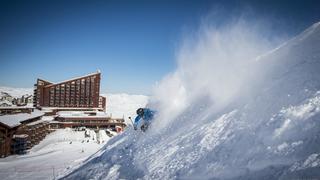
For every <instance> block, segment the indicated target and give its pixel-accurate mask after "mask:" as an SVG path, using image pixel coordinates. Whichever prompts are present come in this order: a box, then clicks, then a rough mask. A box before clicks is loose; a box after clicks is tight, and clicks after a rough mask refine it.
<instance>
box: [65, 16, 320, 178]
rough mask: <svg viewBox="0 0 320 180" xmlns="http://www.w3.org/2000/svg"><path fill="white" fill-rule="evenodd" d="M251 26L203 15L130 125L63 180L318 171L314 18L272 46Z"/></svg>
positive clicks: (317, 29) (319, 110)
mask: <svg viewBox="0 0 320 180" xmlns="http://www.w3.org/2000/svg"><path fill="white" fill-rule="evenodd" d="M259 30H260V29H259V26H258V27H257V26H255V24H251V23H247V22H245V21H242V20H239V21H235V22H234V23H230V24H229V25H226V26H223V27H220V28H216V27H214V26H211V25H208V24H207V23H205V22H204V23H203V25H201V27H200V29H199V31H198V32H197V33H195V34H190V36H188V37H187V38H186V39H185V40H184V41H183V42H182V45H181V48H180V49H179V50H178V51H177V62H178V63H177V69H176V71H174V72H172V73H171V74H169V75H167V76H166V77H164V78H163V80H162V81H161V82H160V83H159V84H158V85H156V86H155V89H154V95H153V97H152V98H151V100H150V102H149V104H148V106H149V107H151V108H154V109H156V110H157V111H158V114H157V116H156V118H155V119H154V122H153V123H152V125H151V127H150V128H149V129H148V131H147V132H145V133H142V132H141V131H134V130H133V128H132V127H128V128H127V129H126V131H125V132H124V133H122V134H121V135H119V136H116V137H114V138H112V139H111V140H110V141H109V142H108V143H107V144H106V145H105V146H104V147H103V148H102V149H101V150H100V151H99V152H97V153H96V154H95V155H93V156H92V157H90V158H89V159H87V160H86V161H84V162H83V164H82V165H81V166H80V167H78V168H77V169H68V171H67V174H66V175H65V176H64V177H63V178H64V179H237V180H238V179H246V180H247V179H319V177H320V136H319V134H320V121H319V119H320V71H319V69H320V23H316V24H314V25H312V26H311V27H309V28H308V29H306V30H305V31H304V32H302V33H301V34H299V35H298V36H296V37H294V38H292V39H291V40H289V41H287V42H285V43H283V44H281V45H280V46H275V47H274V48H273V49H272V50H270V46H274V44H273V43H272V42H269V41H268V40H267V39H266V38H264V37H263V36H262V35H261V34H263V33H260V31H259Z"/></svg>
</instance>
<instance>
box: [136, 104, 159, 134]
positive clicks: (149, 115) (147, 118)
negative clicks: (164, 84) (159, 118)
mask: <svg viewBox="0 0 320 180" xmlns="http://www.w3.org/2000/svg"><path fill="white" fill-rule="evenodd" d="M154 114H155V111H153V110H151V109H149V108H139V109H137V115H138V116H137V117H136V118H135V120H134V123H133V128H134V130H137V129H138V128H137V127H138V125H139V122H140V120H141V119H142V125H141V130H142V131H143V132H145V131H146V130H147V129H148V127H149V125H150V123H151V121H152V119H153V118H154Z"/></svg>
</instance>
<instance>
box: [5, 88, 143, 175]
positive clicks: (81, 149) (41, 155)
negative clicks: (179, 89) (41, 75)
mask: <svg viewBox="0 0 320 180" xmlns="http://www.w3.org/2000/svg"><path fill="white" fill-rule="evenodd" d="M0 90H1V91H4V92H7V93H9V94H12V95H13V96H18V97H19V96H20V95H24V94H25V93H28V89H25V88H18V89H16V88H8V87H0ZM31 90H32V89H31ZM107 97H108V104H107V109H108V113H109V114H112V116H113V117H122V116H125V117H127V116H130V115H131V114H133V113H134V112H135V110H136V108H137V107H140V106H145V104H146V103H147V102H146V101H147V97H146V96H142V95H141V96H139V95H127V94H119V95H117V94H112V95H108V96H107ZM109 106H110V109H109ZM111 133H112V135H116V133H113V132H111ZM109 139H110V137H109V136H108V135H107V134H106V131H105V130H99V131H98V132H97V133H96V132H94V131H93V130H89V129H87V130H86V131H74V130H71V129H59V130H57V131H55V132H53V133H51V134H49V135H48V136H47V137H46V138H45V139H44V140H43V141H41V142H40V143H39V144H38V145H36V146H34V147H33V148H32V149H31V150H30V152H29V153H28V154H26V155H21V156H18V155H13V156H9V157H6V158H0V179H1V180H6V179H8V180H9V179H24V180H28V179H30V180H33V179H41V180H42V179H55V178H57V177H58V176H61V175H63V174H66V173H68V172H69V171H70V170H71V169H73V168H75V167H77V166H78V165H80V164H81V163H82V162H83V161H85V160H86V159H87V158H88V157H90V156H92V155H93V154H95V153H97V152H99V149H100V148H102V147H103V146H104V145H105V144H106V143H107V142H108V141H109ZM71 167H72V168H71Z"/></svg>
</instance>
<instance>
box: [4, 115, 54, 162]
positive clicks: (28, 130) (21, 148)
mask: <svg viewBox="0 0 320 180" xmlns="http://www.w3.org/2000/svg"><path fill="white" fill-rule="evenodd" d="M43 115H44V113H43V112H41V111H38V110H35V111H33V112H31V113H19V114H11V115H3V116H0V157H6V156H8V155H10V154H24V153H25V152H26V150H27V149H30V148H31V147H33V146H34V145H36V144H38V143H39V142H40V141H41V140H43V139H44V138H45V136H46V135H47V134H48V133H49V132H50V123H49V121H50V120H53V118H52V119H45V118H44V117H43Z"/></svg>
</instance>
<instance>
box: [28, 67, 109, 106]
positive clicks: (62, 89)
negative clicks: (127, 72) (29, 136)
mask: <svg viewBox="0 0 320 180" xmlns="http://www.w3.org/2000/svg"><path fill="white" fill-rule="evenodd" d="M100 79H101V73H100V72H97V73H92V74H88V75H86V76H82V77H78V78H73V79H70V80H66V81H63V82H60V83H52V82H49V81H46V80H43V79H37V83H36V84H35V85H34V96H33V97H34V99H33V105H34V107H36V108H41V107H66V108H103V109H105V102H106V99H105V97H102V96H99V93H100Z"/></svg>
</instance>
